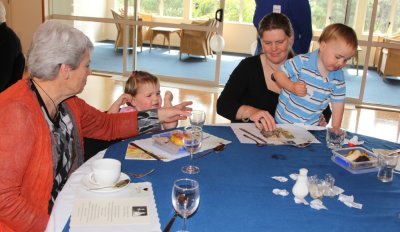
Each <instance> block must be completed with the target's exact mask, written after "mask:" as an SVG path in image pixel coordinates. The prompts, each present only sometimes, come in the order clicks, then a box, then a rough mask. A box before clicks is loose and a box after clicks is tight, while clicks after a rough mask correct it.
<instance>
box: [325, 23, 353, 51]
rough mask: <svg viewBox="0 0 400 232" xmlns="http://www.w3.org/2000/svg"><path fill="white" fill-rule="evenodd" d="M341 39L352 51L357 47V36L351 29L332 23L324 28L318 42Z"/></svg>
mask: <svg viewBox="0 0 400 232" xmlns="http://www.w3.org/2000/svg"><path fill="white" fill-rule="evenodd" d="M339 38H340V39H342V40H344V41H345V42H346V44H347V45H349V46H350V47H351V48H353V49H357V47H358V39H357V34H356V32H355V31H354V30H353V28H351V27H349V26H347V25H344V24H342V23H334V24H331V25H329V26H327V27H325V28H324V30H323V31H322V34H321V36H320V37H319V40H318V42H319V43H321V42H328V41H330V40H337V39H339Z"/></svg>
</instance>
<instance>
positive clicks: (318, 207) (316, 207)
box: [310, 199, 328, 210]
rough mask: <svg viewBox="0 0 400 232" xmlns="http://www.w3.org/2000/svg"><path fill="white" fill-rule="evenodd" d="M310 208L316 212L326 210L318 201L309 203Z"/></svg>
mask: <svg viewBox="0 0 400 232" xmlns="http://www.w3.org/2000/svg"><path fill="white" fill-rule="evenodd" d="M310 207H311V208H313V209H316V210H320V209H325V210H328V208H326V207H325V205H324V203H322V201H321V200H320V199H315V200H312V201H311V202H310Z"/></svg>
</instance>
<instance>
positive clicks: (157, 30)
mask: <svg viewBox="0 0 400 232" xmlns="http://www.w3.org/2000/svg"><path fill="white" fill-rule="evenodd" d="M150 30H152V32H153V35H152V38H151V41H150V49H149V52H151V47H152V46H153V40H154V38H155V37H156V36H157V35H158V34H161V35H163V36H164V42H163V45H164V46H165V39H167V41H168V52H169V53H171V46H170V42H171V34H172V33H178V35H179V36H180V31H181V29H179V28H170V27H152V28H150Z"/></svg>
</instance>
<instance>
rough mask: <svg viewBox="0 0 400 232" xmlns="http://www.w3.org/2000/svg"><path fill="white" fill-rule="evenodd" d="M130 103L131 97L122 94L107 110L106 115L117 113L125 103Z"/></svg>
mask: <svg viewBox="0 0 400 232" xmlns="http://www.w3.org/2000/svg"><path fill="white" fill-rule="evenodd" d="M131 101H132V96H131V95H130V94H127V93H124V94H122V95H121V96H120V97H119V98H118V99H117V100H116V101H115V102H114V103H113V104H112V105H111V106H110V109H108V113H118V112H119V108H120V107H121V106H122V105H124V104H125V103H127V102H129V103H130V102H131Z"/></svg>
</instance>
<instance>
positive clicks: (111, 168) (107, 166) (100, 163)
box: [90, 158, 121, 186]
mask: <svg viewBox="0 0 400 232" xmlns="http://www.w3.org/2000/svg"><path fill="white" fill-rule="evenodd" d="M120 175H121V162H120V161H119V160H116V159H108V158H106V159H99V160H95V161H94V162H93V163H92V173H91V174H90V181H91V182H92V183H94V184H96V185H99V186H111V185H113V184H115V183H116V182H117V181H118V180H119V177H120Z"/></svg>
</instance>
